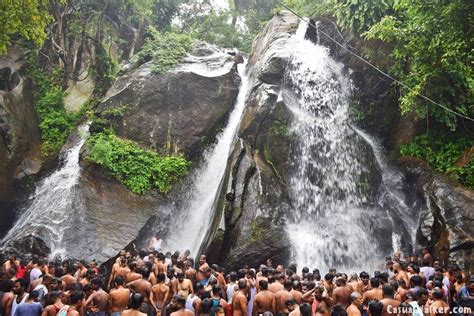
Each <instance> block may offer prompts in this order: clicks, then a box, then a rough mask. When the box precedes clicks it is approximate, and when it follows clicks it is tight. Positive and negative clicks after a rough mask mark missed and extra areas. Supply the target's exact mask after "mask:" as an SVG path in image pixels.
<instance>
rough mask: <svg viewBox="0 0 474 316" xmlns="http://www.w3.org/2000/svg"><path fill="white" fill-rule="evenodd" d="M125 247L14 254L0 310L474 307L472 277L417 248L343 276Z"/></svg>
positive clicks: (389, 311)
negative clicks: (108, 254) (100, 259)
mask: <svg viewBox="0 0 474 316" xmlns="http://www.w3.org/2000/svg"><path fill="white" fill-rule="evenodd" d="M189 255H190V254H189V251H186V252H185V253H182V254H180V253H178V252H176V253H174V254H171V253H168V254H163V253H161V252H158V251H154V250H153V248H152V249H151V250H150V251H139V253H137V254H133V253H130V252H127V251H121V252H120V255H119V256H118V257H117V259H116V261H115V263H114V264H113V267H112V268H111V272H110V274H108V275H107V277H106V275H105V274H104V273H103V271H101V269H100V268H98V267H97V264H96V262H94V261H92V262H83V261H71V260H66V261H62V262H58V263H57V264H54V263H51V262H50V263H48V262H47V260H45V259H42V258H38V257H33V258H32V260H31V261H30V262H23V261H20V260H17V258H16V257H15V256H11V257H10V258H8V259H7V261H5V262H4V264H3V269H2V271H1V272H0V281H1V282H0V302H1V305H0V315H2V316H39V315H45V316H46V315H50V316H53V315H60V316H73V315H81V316H82V315H100V316H104V315H113V316H115V315H163V316H169V315H171V316H257V315H264V316H271V315H278V316H283V315H289V316H300V315H301V316H329V315H349V316H359V315H370V316H379V315H383V316H385V315H413V316H421V315H474V307H473V303H474V275H471V276H469V275H467V273H466V272H464V271H461V269H460V268H459V267H458V266H457V265H455V264H452V265H449V266H442V265H440V263H439V262H438V261H435V260H434V258H433V257H432V255H431V254H430V253H429V252H428V251H427V250H423V253H422V254H421V255H420V256H411V257H407V258H403V257H402V255H401V254H400V253H399V252H396V253H395V254H394V255H393V256H392V257H387V258H386V269H385V270H384V271H376V272H375V273H371V274H369V273H367V272H360V273H358V274H357V273H352V274H346V273H343V272H342V271H341V272H340V271H337V270H336V269H330V270H329V271H319V270H318V269H314V270H310V269H309V268H307V267H303V268H302V269H298V268H299V267H296V265H290V266H288V267H283V266H282V265H278V266H274V265H273V264H272V262H271V261H270V260H268V261H267V262H266V263H265V264H262V265H261V266H260V267H256V269H253V268H250V267H248V266H245V264H244V263H243V264H242V268H241V269H240V270H237V271H225V270H224V268H222V267H219V266H217V265H215V264H211V265H209V264H208V263H207V261H206V257H205V256H201V257H200V258H199V263H198V264H196V265H194V260H193V259H192V258H191V257H190V256H189Z"/></svg>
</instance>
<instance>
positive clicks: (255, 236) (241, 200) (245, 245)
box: [205, 12, 298, 268]
mask: <svg viewBox="0 0 474 316" xmlns="http://www.w3.org/2000/svg"><path fill="white" fill-rule="evenodd" d="M297 26H298V19H297V18H296V17H295V16H294V15H292V14H290V13H288V12H282V13H281V14H280V15H278V16H277V17H275V18H273V19H272V20H271V21H270V22H269V23H268V24H267V25H266V26H265V28H264V30H263V31H262V32H261V33H260V35H259V36H258V37H257V38H256V39H255V41H254V44H253V47H252V53H251V55H250V57H249V60H248V65H247V67H248V70H249V71H250V73H249V77H250V86H251V88H250V89H249V94H248V96H247V101H246V109H245V111H244V114H243V118H242V122H241V125H240V129H239V132H238V136H239V141H238V142H237V143H236V144H235V147H234V150H233V152H232V155H231V157H230V158H229V162H228V168H227V172H226V178H225V182H224V185H223V189H222V192H221V197H220V202H221V203H220V205H219V208H218V212H217V218H216V219H215V223H219V222H220V221H221V219H223V223H224V224H223V225H221V226H220V228H219V229H217V227H219V226H218V225H216V227H215V228H216V229H214V232H213V233H211V235H210V237H209V240H208V242H207V245H206V246H207V247H205V248H207V253H208V255H209V260H211V259H214V260H216V261H220V263H221V264H224V265H225V266H226V267H228V268H236V267H238V266H240V265H241V263H242V262H245V263H248V264H249V265H251V266H258V265H259V264H261V263H265V262H266V260H267V259H272V260H273V262H274V263H288V260H289V258H290V253H289V251H290V246H289V240H288V237H287V235H286V232H285V229H284V226H283V225H282V222H281V218H282V214H284V213H285V212H286V211H287V210H288V208H289V199H288V193H287V188H286V183H285V179H284V175H285V174H286V172H287V170H288V165H289V161H290V152H289V151H288V150H289V149H290V139H289V137H288V134H287V129H286V126H287V123H288V113H287V112H286V107H285V105H284V104H283V103H282V102H279V101H278V93H279V86H278V84H279V82H280V80H281V79H282V77H283V73H284V67H285V60H284V59H282V58H281V56H279V55H278V54H277V52H278V50H279V48H281V47H283V45H284V44H285V40H287V39H288V38H289V37H290V36H291V34H292V33H293V32H294V31H295V30H296V29H297Z"/></svg>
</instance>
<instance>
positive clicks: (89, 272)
mask: <svg viewBox="0 0 474 316" xmlns="http://www.w3.org/2000/svg"><path fill="white" fill-rule="evenodd" d="M95 277H96V275H95V271H94V270H92V269H87V272H86V275H85V277H84V278H83V279H82V280H81V281H79V283H81V285H82V287H84V286H86V285H87V284H89V283H91V280H92V279H94V278H95Z"/></svg>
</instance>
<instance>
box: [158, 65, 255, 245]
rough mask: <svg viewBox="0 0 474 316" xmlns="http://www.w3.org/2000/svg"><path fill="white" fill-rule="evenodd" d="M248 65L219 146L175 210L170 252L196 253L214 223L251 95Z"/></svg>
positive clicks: (168, 241) (242, 70) (206, 156)
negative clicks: (227, 169)
mask: <svg viewBox="0 0 474 316" xmlns="http://www.w3.org/2000/svg"><path fill="white" fill-rule="evenodd" d="M245 66H246V63H245V64H239V65H238V72H239V75H240V77H241V80H242V81H241V85H240V89H239V94H238V96H237V99H236V102H235V104H234V108H233V110H232V111H231V113H230V116H229V120H228V122H227V125H226V127H225V128H224V130H223V131H222V132H221V133H220V134H219V135H218V136H217V141H216V143H215V144H214V145H213V146H211V147H210V148H209V149H208V150H207V151H206V152H205V153H204V159H203V163H202V164H201V165H200V166H199V168H197V170H195V171H194V172H193V174H192V180H191V185H189V186H187V187H186V189H185V190H186V191H185V192H183V194H182V195H181V197H180V198H181V199H182V201H183V204H182V205H181V206H179V207H178V209H172V210H170V211H169V212H170V213H171V217H172V219H171V224H170V225H169V227H173V231H172V232H170V233H169V234H168V235H169V236H168V238H167V239H166V240H165V242H166V245H165V248H166V249H169V250H171V251H174V250H177V249H180V250H185V249H189V250H191V253H192V254H197V252H198V250H199V248H200V246H201V244H202V242H203V240H204V238H205V236H206V234H207V232H208V230H209V227H210V224H211V221H212V215H213V210H214V209H215V202H216V200H217V195H218V192H219V189H220V187H221V182H222V180H223V177H224V173H225V170H226V166H227V158H228V157H229V154H230V151H231V148H232V145H233V144H234V142H235V140H236V133H237V129H238V127H239V124H240V120H241V118H242V114H243V111H244V108H245V99H246V96H247V92H248V86H249V84H248V76H247V74H246V71H245Z"/></svg>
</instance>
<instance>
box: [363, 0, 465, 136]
mask: <svg viewBox="0 0 474 316" xmlns="http://www.w3.org/2000/svg"><path fill="white" fill-rule="evenodd" d="M468 12H474V2H472V1H469V0H459V1H442V0H436V1H422V0H416V1H411V0H400V1H397V3H396V5H395V6H394V14H393V15H391V16H386V17H384V18H383V19H382V20H381V21H380V22H378V23H376V24H374V25H373V26H372V27H371V28H370V29H369V31H368V32H367V33H365V36H366V38H368V39H381V40H384V41H392V42H394V43H395V49H394V50H393V53H392V57H393V59H394V60H395V62H394V64H393V66H392V69H391V70H392V73H393V74H394V75H395V76H397V77H398V78H399V79H401V81H403V82H405V83H406V84H407V85H408V86H410V87H412V88H413V90H409V89H405V88H402V89H401V93H402V94H401V98H400V107H401V110H402V112H403V113H406V112H409V111H413V110H414V111H416V112H417V113H418V114H419V115H420V116H421V117H423V116H426V115H427V114H428V115H430V116H431V117H433V118H434V119H435V120H436V121H438V122H441V123H443V124H445V125H446V126H447V127H448V128H449V129H451V130H455V129H456V127H457V118H456V117H455V116H454V115H453V114H451V113H449V112H448V111H446V110H445V109H443V108H440V107H438V106H435V105H433V104H432V103H430V102H428V101H426V100H424V99H422V98H420V97H419V94H420V93H422V94H424V95H426V96H428V97H429V98H431V99H433V100H435V101H437V102H438V103H440V104H442V105H443V106H445V107H447V108H449V109H451V110H454V111H456V112H459V113H462V114H464V115H467V116H471V117H473V116H474V95H473V91H474V89H473V88H474V87H473V77H474V72H473V68H472V61H473V59H474V51H473V50H472V47H474V39H473V38H474V37H473V29H472V27H470V25H472V24H471V23H472V20H470V17H469V16H470V14H468ZM471 18H472V16H471Z"/></svg>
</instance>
